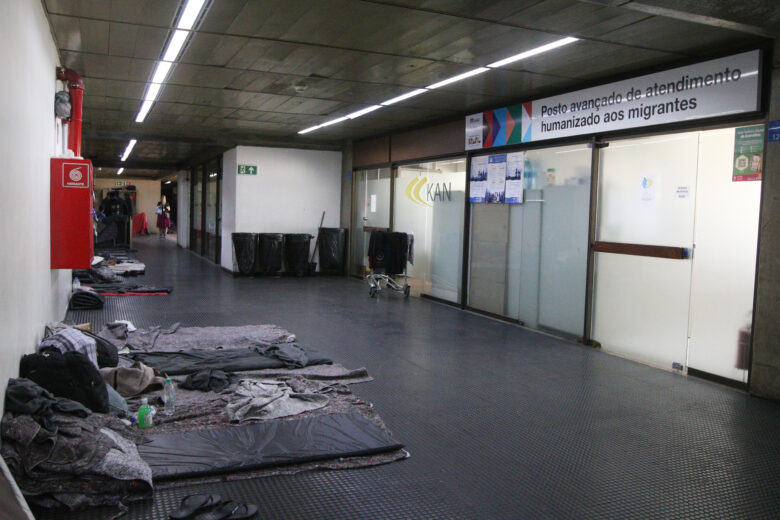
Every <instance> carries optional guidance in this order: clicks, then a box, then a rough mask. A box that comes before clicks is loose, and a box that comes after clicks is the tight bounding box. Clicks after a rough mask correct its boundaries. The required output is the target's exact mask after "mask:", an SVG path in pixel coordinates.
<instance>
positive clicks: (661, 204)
mask: <svg viewBox="0 0 780 520" xmlns="http://www.w3.org/2000/svg"><path fill="white" fill-rule="evenodd" d="M698 143H699V136H698V133H696V132H692V133H685V134H676V135H665V136H657V137H648V138H640V139H628V140H624V141H615V142H611V143H609V146H608V147H606V148H603V149H601V152H600V158H599V193H598V201H599V202H598V206H599V210H598V222H597V230H596V244H595V245H594V250H595V251H596V253H595V255H596V256H595V280H594V305H593V329H592V337H593V339H594V340H595V341H598V342H599V343H600V344H601V346H602V347H603V348H604V349H605V350H608V351H612V352H615V353H618V354H622V355H625V356H627V357H630V358H633V359H637V360H640V361H643V362H645V363H648V364H653V365H656V366H660V367H664V368H668V369H671V368H677V369H682V368H683V367H685V366H686V364H687V362H686V361H687V360H686V352H687V340H688V311H689V307H690V291H691V267H692V261H691V258H690V255H688V254H686V251H690V250H691V248H692V247H693V229H694V211H695V205H696V203H695V193H694V190H695V187H696V174H697V168H698V160H699V155H698Z"/></svg>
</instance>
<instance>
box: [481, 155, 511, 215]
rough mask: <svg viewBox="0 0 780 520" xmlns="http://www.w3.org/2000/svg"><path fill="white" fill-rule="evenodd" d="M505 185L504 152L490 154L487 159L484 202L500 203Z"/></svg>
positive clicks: (502, 199)
mask: <svg viewBox="0 0 780 520" xmlns="http://www.w3.org/2000/svg"><path fill="white" fill-rule="evenodd" d="M505 185H506V154H499V155H491V156H490V158H489V159H488V177H487V193H486V194H485V202H488V203H490V204H502V203H503V202H504V188H505Z"/></svg>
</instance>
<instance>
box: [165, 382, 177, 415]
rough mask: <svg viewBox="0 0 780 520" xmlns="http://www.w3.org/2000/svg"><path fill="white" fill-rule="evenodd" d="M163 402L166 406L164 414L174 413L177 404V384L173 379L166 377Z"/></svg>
mask: <svg viewBox="0 0 780 520" xmlns="http://www.w3.org/2000/svg"><path fill="white" fill-rule="evenodd" d="M163 402H164V403H165V408H163V414H165V415H173V409H174V407H175V406H176V386H175V385H174V384H173V379H171V378H170V377H169V378H166V379H165V388H164V389H163Z"/></svg>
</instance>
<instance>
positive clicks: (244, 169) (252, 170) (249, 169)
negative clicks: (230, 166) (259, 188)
mask: <svg viewBox="0 0 780 520" xmlns="http://www.w3.org/2000/svg"><path fill="white" fill-rule="evenodd" d="M238 174H239V175H257V166H252V165H251V164H239V165H238Z"/></svg>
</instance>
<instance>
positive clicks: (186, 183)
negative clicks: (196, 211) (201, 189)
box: [176, 172, 190, 248]
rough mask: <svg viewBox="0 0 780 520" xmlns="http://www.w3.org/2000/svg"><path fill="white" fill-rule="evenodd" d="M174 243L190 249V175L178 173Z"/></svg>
mask: <svg viewBox="0 0 780 520" xmlns="http://www.w3.org/2000/svg"><path fill="white" fill-rule="evenodd" d="M176 197H177V200H176V241H177V242H178V244H179V245H180V246H181V247H184V248H187V247H190V174H189V172H179V175H178V179H177V186H176Z"/></svg>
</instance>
